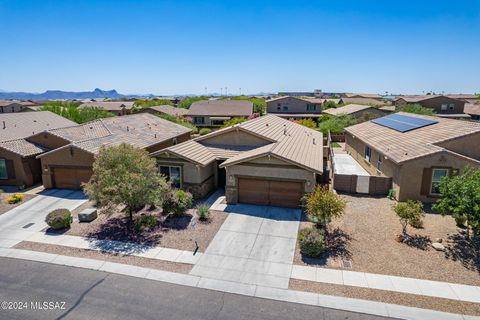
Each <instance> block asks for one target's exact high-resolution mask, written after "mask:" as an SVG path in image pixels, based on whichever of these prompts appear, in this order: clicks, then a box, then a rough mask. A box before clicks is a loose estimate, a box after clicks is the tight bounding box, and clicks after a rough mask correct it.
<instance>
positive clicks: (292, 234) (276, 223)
mask: <svg viewBox="0 0 480 320" xmlns="http://www.w3.org/2000/svg"><path fill="white" fill-rule="evenodd" d="M225 211H227V212H229V216H228V217H227V219H226V220H225V222H224V223H223V225H222V226H221V227H220V230H219V231H218V233H217V234H216V236H215V237H214V239H213V240H212V242H211V243H210V245H209V246H208V248H207V249H206V251H205V254H204V255H203V256H202V257H201V258H200V259H199V261H198V262H197V264H196V265H195V266H194V268H193V269H192V271H191V272H190V273H191V274H193V275H198V276H204V277H208V278H213V279H221V280H228V281H233V282H241V283H245V284H258V285H265V286H270V287H277V288H288V281H289V278H290V274H291V270H292V262H293V256H294V252H295V245H296V239H297V232H298V227H299V223H300V222H299V221H300V216H301V211H300V210H299V209H290V208H278V207H269V206H256V205H246V204H238V205H234V206H232V205H228V206H226V209H225Z"/></svg>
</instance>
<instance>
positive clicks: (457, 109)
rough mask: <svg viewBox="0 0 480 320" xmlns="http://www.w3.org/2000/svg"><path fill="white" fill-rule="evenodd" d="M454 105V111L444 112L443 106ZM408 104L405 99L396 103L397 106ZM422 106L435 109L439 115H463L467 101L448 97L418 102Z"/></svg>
mask: <svg viewBox="0 0 480 320" xmlns="http://www.w3.org/2000/svg"><path fill="white" fill-rule="evenodd" d="M445 103H446V104H451V103H453V104H454V108H453V110H448V109H447V111H442V109H441V106H442V104H445ZM406 104H407V102H406V101H405V100H403V99H399V100H397V101H395V105H396V106H402V105H406ZM418 104H420V105H421V106H423V107H425V108H430V109H434V110H435V112H437V113H463V108H464V107H465V101H461V100H455V99H451V98H448V97H436V98H431V99H428V100H424V101H420V102H418Z"/></svg>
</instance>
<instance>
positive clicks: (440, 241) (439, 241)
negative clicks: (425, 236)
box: [435, 238, 443, 243]
mask: <svg viewBox="0 0 480 320" xmlns="http://www.w3.org/2000/svg"><path fill="white" fill-rule="evenodd" d="M435 242H438V243H442V242H443V239H442V238H437V239H435Z"/></svg>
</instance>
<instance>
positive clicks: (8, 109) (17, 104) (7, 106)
mask: <svg viewBox="0 0 480 320" xmlns="http://www.w3.org/2000/svg"><path fill="white" fill-rule="evenodd" d="M35 105H36V104H34V103H32V102H30V101H20V100H0V113H13V112H21V111H24V110H26V109H27V108H28V107H31V106H35Z"/></svg>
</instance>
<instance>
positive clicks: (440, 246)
mask: <svg viewBox="0 0 480 320" xmlns="http://www.w3.org/2000/svg"><path fill="white" fill-rule="evenodd" d="M432 247H433V248H434V249H435V250H437V251H445V246H444V245H443V244H441V243H439V242H434V243H432Z"/></svg>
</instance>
